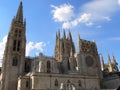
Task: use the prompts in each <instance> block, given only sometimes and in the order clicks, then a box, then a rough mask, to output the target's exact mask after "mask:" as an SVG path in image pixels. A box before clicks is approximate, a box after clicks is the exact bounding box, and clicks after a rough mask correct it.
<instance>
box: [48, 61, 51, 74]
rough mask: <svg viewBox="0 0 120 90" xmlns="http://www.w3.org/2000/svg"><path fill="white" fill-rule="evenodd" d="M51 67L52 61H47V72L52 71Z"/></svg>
mask: <svg viewBox="0 0 120 90" xmlns="http://www.w3.org/2000/svg"><path fill="white" fill-rule="evenodd" d="M50 69H51V65H50V61H47V73H50V72H51V71H50Z"/></svg>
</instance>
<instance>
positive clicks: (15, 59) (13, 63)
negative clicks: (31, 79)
mask: <svg viewBox="0 0 120 90" xmlns="http://www.w3.org/2000/svg"><path fill="white" fill-rule="evenodd" d="M17 63H18V60H17V58H13V62H12V66H17Z"/></svg>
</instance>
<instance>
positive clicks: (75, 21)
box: [62, 13, 93, 29]
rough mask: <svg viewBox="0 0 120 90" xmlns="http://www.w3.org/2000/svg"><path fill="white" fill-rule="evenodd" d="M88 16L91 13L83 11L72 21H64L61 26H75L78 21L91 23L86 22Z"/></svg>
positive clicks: (66, 27) (67, 27)
mask: <svg viewBox="0 0 120 90" xmlns="http://www.w3.org/2000/svg"><path fill="white" fill-rule="evenodd" d="M90 17H91V14H89V13H84V14H82V15H81V16H79V17H78V18H76V19H75V20H73V21H68V22H64V23H63V25H62V28H64V29H69V28H70V27H75V26H77V25H78V24H79V23H86V24H87V25H88V24H89V25H90V24H91V25H92V24H93V23H92V22H88V21H89V19H90Z"/></svg>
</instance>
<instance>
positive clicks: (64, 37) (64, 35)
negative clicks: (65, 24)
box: [63, 30, 66, 40]
mask: <svg viewBox="0 0 120 90" xmlns="http://www.w3.org/2000/svg"><path fill="white" fill-rule="evenodd" d="M63 39H64V40H65V39H66V33H65V30H64V32H63Z"/></svg>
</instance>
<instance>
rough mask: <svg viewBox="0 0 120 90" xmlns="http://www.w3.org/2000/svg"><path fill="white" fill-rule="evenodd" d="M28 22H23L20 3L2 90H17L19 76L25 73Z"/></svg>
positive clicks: (6, 56) (9, 40) (9, 39)
mask: <svg viewBox="0 0 120 90" xmlns="http://www.w3.org/2000/svg"><path fill="white" fill-rule="evenodd" d="M25 33H26V22H25V21H24V20H23V6H22V2H20V5H19V8H18V11H17V14H16V16H15V17H14V18H13V20H12V22H11V27H10V31H9V33H8V37H7V43H6V47H5V51H4V56H3V63H2V81H1V90H17V80H18V76H20V75H22V74H23V73H24V63H25V62H24V60H25V49H26V34H25Z"/></svg>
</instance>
